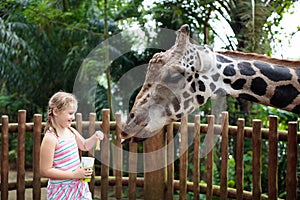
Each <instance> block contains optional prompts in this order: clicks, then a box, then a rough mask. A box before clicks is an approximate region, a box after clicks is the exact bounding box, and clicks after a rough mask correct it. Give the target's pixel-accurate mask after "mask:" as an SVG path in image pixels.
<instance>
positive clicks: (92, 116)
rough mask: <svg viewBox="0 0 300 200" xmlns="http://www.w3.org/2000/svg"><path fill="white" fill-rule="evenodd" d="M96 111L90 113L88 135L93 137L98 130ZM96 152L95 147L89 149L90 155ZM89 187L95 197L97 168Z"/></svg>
mask: <svg viewBox="0 0 300 200" xmlns="http://www.w3.org/2000/svg"><path fill="white" fill-rule="evenodd" d="M95 127H96V113H90V115H89V134H88V135H89V136H88V137H91V136H92V135H93V134H94V133H95V130H96V128H95ZM94 154H95V150H94V148H93V149H91V150H89V153H88V156H90V157H93V156H94ZM89 188H90V191H91V193H92V197H94V194H95V191H94V189H95V170H94V171H93V175H92V178H91V181H90V182H89Z"/></svg>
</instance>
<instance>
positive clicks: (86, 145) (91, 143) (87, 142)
mask: <svg viewBox="0 0 300 200" xmlns="http://www.w3.org/2000/svg"><path fill="white" fill-rule="evenodd" d="M72 130H73V132H74V133H75V138H76V142H77V145H78V148H79V149H80V150H81V151H89V150H91V149H92V148H94V147H95V144H96V142H97V140H103V137H101V136H100V135H99V134H97V133H94V134H93V135H92V136H91V137H89V138H87V139H84V138H83V137H82V135H80V133H79V132H78V131H77V130H75V129H73V128H72Z"/></svg>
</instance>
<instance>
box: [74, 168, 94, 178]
mask: <svg viewBox="0 0 300 200" xmlns="http://www.w3.org/2000/svg"><path fill="white" fill-rule="evenodd" d="M92 173H93V170H92V169H91V168H82V167H79V168H77V169H76V170H75V171H74V179H75V178H76V179H77V178H78V179H81V178H87V177H88V176H91V175H92Z"/></svg>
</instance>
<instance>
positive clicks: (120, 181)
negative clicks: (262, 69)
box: [1, 109, 300, 200]
mask: <svg viewBox="0 0 300 200" xmlns="http://www.w3.org/2000/svg"><path fill="white" fill-rule="evenodd" d="M25 119H26V111H25V110H20V111H19V113H18V123H16V124H14V123H9V121H8V116H6V115H4V116H2V124H1V142H2V144H1V146H2V150H1V199H2V200H6V199H8V196H9V192H8V191H10V190H16V193H17V194H16V195H17V199H20V200H21V199H26V196H25V190H26V189H27V188H32V198H33V199H41V188H43V187H46V185H47V179H45V178H42V177H41V176H40V172H39V169H40V165H39V149H40V143H41V138H42V136H43V135H42V128H43V126H44V122H42V116H41V115H40V114H35V115H34V120H33V122H30V123H26V120H25ZM109 119H110V113H109V110H107V109H105V110H103V111H102V121H101V122H99V121H96V114H94V113H91V114H90V116H89V121H82V115H81V114H77V115H76V122H75V123H74V126H75V127H76V128H77V130H78V131H79V132H80V133H82V132H83V131H84V130H87V131H88V133H89V134H92V133H94V131H95V130H97V129H99V128H100V126H101V128H102V130H103V132H104V134H105V135H106V139H105V140H104V141H103V142H102V144H101V149H102V150H101V162H102V163H109V161H111V162H113V163H114V166H116V170H114V171H113V173H112V169H110V167H109V166H106V165H104V164H102V165H101V170H100V169H99V171H98V170H95V174H96V175H94V176H93V178H92V181H91V183H90V189H91V191H92V193H93V194H94V192H95V186H99V185H101V187H100V188H101V189H100V190H101V199H102V200H107V199H109V198H110V197H109V193H108V192H109V190H110V189H109V187H110V188H111V186H113V188H114V196H115V199H124V192H123V191H124V187H126V188H128V191H129V192H128V196H127V197H126V198H125V199H136V198H137V197H136V190H137V187H139V188H143V192H144V197H143V198H144V199H146V200H158V199H167V200H170V199H174V192H175V191H176V192H178V193H179V199H187V192H191V193H193V194H194V195H193V198H194V199H199V198H200V197H199V194H204V195H206V199H212V198H213V196H217V197H219V198H220V199H228V198H236V199H278V164H277V162H278V161H277V158H278V157H277V156H278V155H277V154H278V151H277V150H278V142H279V141H285V142H287V154H286V162H287V168H286V199H289V200H292V199H295V200H296V199H297V161H298V159H297V147H299V144H300V134H299V133H298V134H297V122H289V124H288V130H287V131H279V130H278V128H277V123H278V122H277V117H276V116H270V117H269V124H270V125H269V128H268V129H263V128H262V122H261V121H260V120H253V123H252V128H251V127H250V128H249V127H245V122H244V119H238V121H237V126H230V125H229V124H228V113H227V112H223V113H222V123H221V124H222V126H220V125H215V123H214V121H215V118H214V116H208V118H207V121H208V123H207V124H200V116H198V115H196V116H195V118H194V122H193V123H188V121H187V118H186V117H185V118H183V119H182V121H181V123H172V124H171V125H168V126H166V127H165V129H164V130H162V131H160V132H159V133H158V134H156V135H155V136H154V137H152V138H149V139H148V140H146V141H145V142H144V143H143V150H144V152H154V151H155V150H159V149H161V148H162V147H164V146H166V145H167V146H168V148H167V150H166V152H165V154H160V155H154V156H153V157H150V158H148V159H144V167H145V169H146V168H147V166H150V165H154V164H156V163H158V162H164V163H165V167H164V168H162V169H158V170H155V171H153V172H145V173H144V174H143V177H138V174H137V173H132V172H130V173H128V176H126V177H124V176H123V174H124V172H123V171H122V170H118V169H121V168H122V166H123V165H124V163H123V162H124V158H123V154H122V152H123V151H122V150H121V149H122V146H121V144H120V137H119V136H120V133H121V129H120V127H121V116H120V115H119V114H116V121H110V120H109ZM176 130H180V149H179V151H180V154H181V156H180V160H179V162H180V167H179V169H180V172H179V180H175V178H174V171H175V170H174V162H172V161H173V160H174V156H175V154H174V150H176V149H174V145H171V141H172V140H173V139H174V132H175V131H176ZM216 130H217V131H218V132H220V133H221V138H222V140H221V153H222V154H221V171H220V185H213V149H212V150H210V151H209V152H208V154H207V155H206V166H205V168H206V171H205V173H206V178H205V179H206V183H201V184H200V180H203V179H202V177H200V166H201V164H202V163H200V157H199V155H200V153H201V152H200V149H201V148H199V145H200V142H201V141H200V135H202V134H206V138H207V141H206V143H207V145H208V147H213V135H214V132H215V131H216ZM190 131H192V133H193V134H192V136H191V134H188V132H190ZM26 132H31V133H32V134H33V149H32V154H33V161H32V162H33V163H32V166H33V178H32V179H31V180H25V173H26V172H27V171H26V169H25V145H26V141H25V133H26ZM11 133H17V138H18V146H17V165H16V166H17V179H16V181H15V182H8V176H9V155H8V150H9V144H8V141H9V140H8V139H9V137H10V134H11ZM229 136H230V137H236V141H237V142H236V147H235V148H236V166H235V174H236V188H229V187H228V157H229V153H228V138H229ZM188 137H190V138H191V137H192V138H193V158H192V159H189V154H188V151H187V149H188V148H187V145H188V140H189V138H188ZM107 138H110V139H107ZM245 138H251V140H252V148H253V150H252V151H253V154H252V191H245V190H244V156H243V155H244V139H245ZM263 140H268V186H267V187H268V194H262V185H261V173H262V158H261V155H262V141H263ZM111 142H113V143H114V144H115V145H116V146H117V147H118V149H119V150H117V151H115V152H114V153H113V154H112V153H111V152H110V151H111V148H110V145H111ZM137 146H138V145H137V144H136V143H131V144H129V151H130V152H134V153H135V152H137ZM175 152H176V151H175ZM112 155H113V156H112ZM126 159H127V158H126ZM189 160H192V164H193V166H194V167H193V170H192V177H193V179H192V180H188V179H187V174H188V170H189V169H188V164H189V163H188V162H189ZM138 162H139V160H138V157H137V156H136V154H129V157H128V160H127V163H128V165H129V168H131V169H133V168H135V167H136V165H137V163H138ZM164 163H163V164H164ZM298 173H299V172H298ZM111 174H113V176H110V175H111ZM110 199H111V198H110Z"/></svg>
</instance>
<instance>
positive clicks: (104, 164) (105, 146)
mask: <svg viewBox="0 0 300 200" xmlns="http://www.w3.org/2000/svg"><path fill="white" fill-rule="evenodd" d="M102 132H103V133H104V136H105V137H104V139H103V140H102V142H101V143H102V144H101V200H107V199H108V191H109V184H108V177H109V161H110V151H109V137H110V135H109V134H110V110H109V109H103V110H102Z"/></svg>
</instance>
